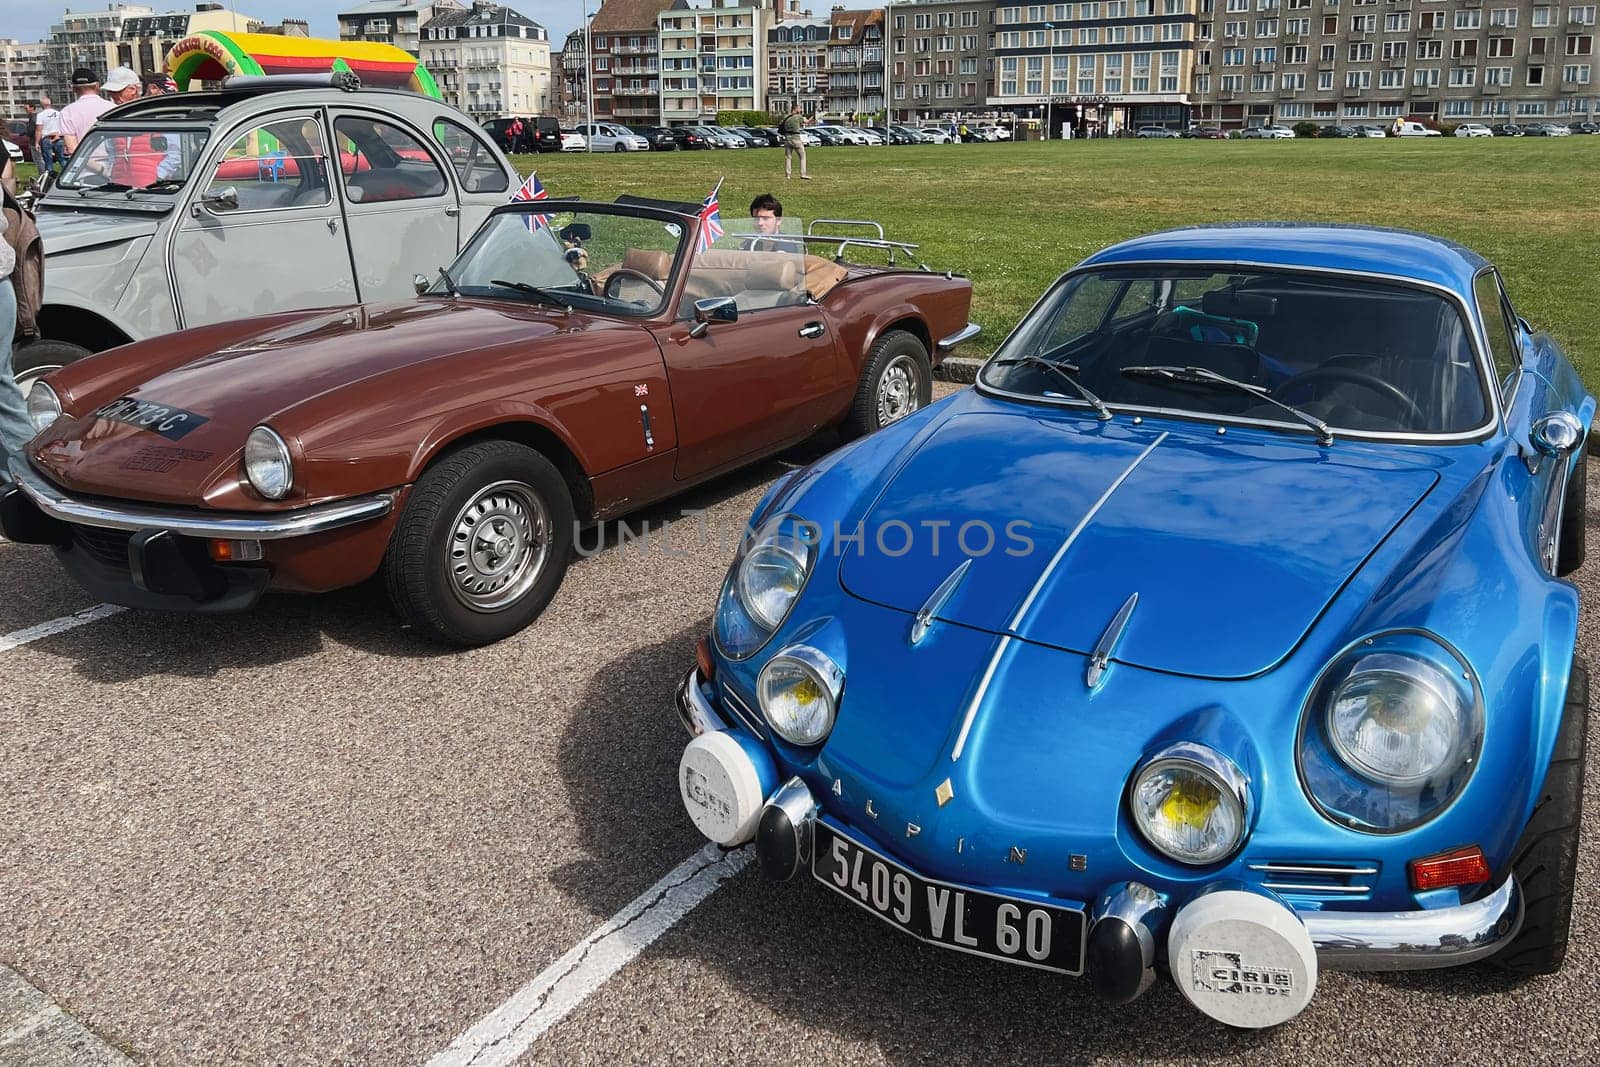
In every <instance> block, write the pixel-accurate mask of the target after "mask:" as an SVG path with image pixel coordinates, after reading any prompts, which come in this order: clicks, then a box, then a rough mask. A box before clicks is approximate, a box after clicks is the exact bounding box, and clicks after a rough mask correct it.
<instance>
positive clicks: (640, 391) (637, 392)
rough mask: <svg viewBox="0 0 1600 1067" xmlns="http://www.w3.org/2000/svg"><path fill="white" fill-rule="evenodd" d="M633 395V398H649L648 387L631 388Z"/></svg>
mask: <svg viewBox="0 0 1600 1067" xmlns="http://www.w3.org/2000/svg"><path fill="white" fill-rule="evenodd" d="M633 395H634V396H649V395H650V387H649V386H648V385H636V386H634V387H633Z"/></svg>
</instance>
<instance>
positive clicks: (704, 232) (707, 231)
mask: <svg viewBox="0 0 1600 1067" xmlns="http://www.w3.org/2000/svg"><path fill="white" fill-rule="evenodd" d="M720 188H722V183H721V182H718V183H717V189H720ZM717 189H713V190H711V195H710V196H708V197H706V199H705V202H704V203H703V204H701V205H700V240H699V242H698V243H697V244H696V245H695V251H697V252H704V251H705V250H706V249H708V248H710V247H711V242H712V241H715V240H716V239H717V238H718V237H721V236H722V211H721V209H719V208H718V207H717Z"/></svg>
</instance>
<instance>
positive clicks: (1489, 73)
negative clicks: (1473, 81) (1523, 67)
mask: <svg viewBox="0 0 1600 1067" xmlns="http://www.w3.org/2000/svg"><path fill="white" fill-rule="evenodd" d="M1483 84H1485V85H1510V84H1511V68H1510V67H1484V68H1483Z"/></svg>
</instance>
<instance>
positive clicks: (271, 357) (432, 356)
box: [34, 300, 631, 502]
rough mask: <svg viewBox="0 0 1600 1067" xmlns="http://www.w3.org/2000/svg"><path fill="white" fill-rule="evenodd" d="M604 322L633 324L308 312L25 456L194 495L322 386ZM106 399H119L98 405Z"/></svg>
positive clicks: (105, 481) (451, 313)
mask: <svg viewBox="0 0 1600 1067" xmlns="http://www.w3.org/2000/svg"><path fill="white" fill-rule="evenodd" d="M606 328H616V329H630V328H631V327H628V326H611V325H610V324H607V323H605V322H603V321H601V320H594V319H590V318H588V317H587V316H581V315H576V314H575V315H572V316H560V315H552V314H546V313H545V312H544V311H543V310H542V309H540V308H536V307H531V306H527V305H518V304H509V303H508V304H498V303H496V304H490V303H488V302H484V303H475V302H471V301H434V300H420V301H406V302H404V303H396V304H387V305H366V306H361V307H353V308H345V309H340V310H338V311H331V312H326V313H316V314H312V315H309V316H307V317H306V318H302V319H297V320H294V321H292V322H290V323H288V324H285V325H281V326H277V327H275V328H272V329H269V330H266V331H265V332H262V333H259V334H256V335H254V336H252V337H250V338H248V339H246V340H245V341H242V342H239V343H237V344H234V345H231V346H229V347H227V348H223V349H221V350H219V351H217V352H214V353H212V354H210V355H207V356H204V357H201V358H199V359H196V360H193V361H191V362H189V363H185V364H183V365H181V366H178V367H175V368H173V369H171V370H168V371H165V372H164V373H160V374H157V375H155V376H154V377H152V378H150V379H148V380H147V381H145V382H144V383H143V384H141V385H139V386H137V387H136V388H133V389H131V390H128V391H126V392H124V393H122V394H120V395H119V396H116V397H101V398H96V401H97V403H96V405H95V406H96V409H97V410H98V411H100V412H106V413H107V414H106V416H105V417H96V416H95V415H93V414H89V413H85V414H82V415H80V416H78V417H77V418H72V419H63V420H61V421H60V422H58V423H57V424H56V426H54V427H52V428H51V429H50V430H48V431H46V432H45V434H43V435H42V436H41V437H40V438H39V439H38V443H37V446H36V451H35V458H34V461H35V463H36V464H37V465H38V466H39V467H40V468H41V469H43V470H44V472H45V473H47V474H48V475H49V476H50V477H51V478H52V479H54V480H55V481H56V482H58V483H59V484H61V485H62V486H64V487H65V488H68V489H75V490H78V491H81V492H88V493H98V494H102V495H107V496H118V497H131V498H134V499H149V500H163V501H172V502H194V501H195V497H196V494H197V493H199V492H200V491H201V488H202V486H204V485H205V484H207V483H208V482H210V481H211V480H212V478H213V477H214V476H215V474H216V472H217V471H218V470H219V469H220V468H221V467H223V466H230V465H233V464H234V463H235V457H237V456H238V454H239V451H240V449H242V448H243V446H244V439H245V436H246V435H247V434H248V433H249V432H250V430H251V429H252V428H253V427H255V426H257V425H259V424H261V423H263V422H270V421H272V420H273V418H274V416H278V415H281V414H282V413H285V412H287V411H289V410H290V409H292V408H294V407H296V406H298V405H301V404H304V403H306V402H308V401H313V400H315V399H317V398H318V397H320V396H323V395H324V394H327V393H329V392H332V391H335V390H351V389H355V390H359V389H360V388H362V387H363V386H364V383H369V382H372V381H373V380H375V379H377V378H379V377H381V376H383V375H385V374H388V373H392V372H396V371H400V370H403V369H405V368H408V367H412V366H415V365H417V364H422V363H428V362H433V361H443V360H447V359H449V358H450V357H452V356H458V355H462V354H464V353H469V352H481V351H484V350H487V349H492V348H495V347H497V346H513V345H514V346H516V347H517V348H519V349H525V348H527V347H529V346H531V345H535V344H538V343H539V342H541V341H543V340H546V339H550V338H554V337H558V336H560V335H563V334H565V333H568V332H569V331H572V330H579V329H581V330H584V331H585V332H588V333H593V332H594V331H596V330H599V329H606ZM108 402H111V403H116V404H118V405H120V406H119V407H117V408H115V409H111V410H109V411H108V408H107V406H106V405H107V403H108ZM139 405H148V406H146V407H139ZM291 436H292V432H291Z"/></svg>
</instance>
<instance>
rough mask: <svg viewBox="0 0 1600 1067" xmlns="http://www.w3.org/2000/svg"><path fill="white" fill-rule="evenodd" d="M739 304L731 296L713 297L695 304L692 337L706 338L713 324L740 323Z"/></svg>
mask: <svg viewBox="0 0 1600 1067" xmlns="http://www.w3.org/2000/svg"><path fill="white" fill-rule="evenodd" d="M738 321H739V303H738V301H736V300H734V298H733V297H731V296H713V297H710V298H708V299H706V300H696V301H695V302H694V325H693V326H691V327H690V328H689V336H690V337H704V336H705V335H706V331H707V330H709V329H711V324H712V323H713V322H738Z"/></svg>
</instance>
